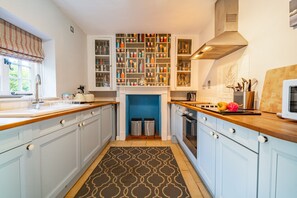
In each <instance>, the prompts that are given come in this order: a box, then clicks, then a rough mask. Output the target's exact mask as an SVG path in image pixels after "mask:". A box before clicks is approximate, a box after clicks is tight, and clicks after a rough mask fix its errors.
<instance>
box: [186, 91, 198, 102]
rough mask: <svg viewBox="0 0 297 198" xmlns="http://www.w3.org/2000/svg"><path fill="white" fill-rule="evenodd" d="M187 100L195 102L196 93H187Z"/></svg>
mask: <svg viewBox="0 0 297 198" xmlns="http://www.w3.org/2000/svg"><path fill="white" fill-rule="evenodd" d="M187 100H188V101H196V93H195V92H188V93H187Z"/></svg>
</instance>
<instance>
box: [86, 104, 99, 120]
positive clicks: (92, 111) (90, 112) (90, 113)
mask: <svg viewBox="0 0 297 198" xmlns="http://www.w3.org/2000/svg"><path fill="white" fill-rule="evenodd" d="M100 114H101V107H99V108H94V109H90V110H86V111H83V112H82V119H83V120H85V119H88V118H91V117H94V116H97V115H100Z"/></svg>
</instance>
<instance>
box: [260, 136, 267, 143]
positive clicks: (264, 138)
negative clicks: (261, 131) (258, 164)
mask: <svg viewBox="0 0 297 198" xmlns="http://www.w3.org/2000/svg"><path fill="white" fill-rule="evenodd" d="M258 141H259V142H260V143H265V142H268V138H267V137H266V136H263V135H260V136H258Z"/></svg>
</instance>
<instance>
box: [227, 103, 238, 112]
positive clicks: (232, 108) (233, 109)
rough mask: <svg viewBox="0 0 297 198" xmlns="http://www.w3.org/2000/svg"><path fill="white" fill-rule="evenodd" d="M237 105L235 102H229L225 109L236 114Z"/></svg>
mask: <svg viewBox="0 0 297 198" xmlns="http://www.w3.org/2000/svg"><path fill="white" fill-rule="evenodd" d="M238 106H239V105H238V104H237V103H236V102H230V103H229V104H228V105H227V109H228V110H229V111H232V112H236V111H237V110H238Z"/></svg>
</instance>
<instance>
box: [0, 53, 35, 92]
mask: <svg viewBox="0 0 297 198" xmlns="http://www.w3.org/2000/svg"><path fill="white" fill-rule="evenodd" d="M0 61H1V62H0V66H1V76H0V77H1V92H2V95H10V94H16V95H25V94H33V92H34V91H33V90H34V89H33V86H34V78H35V76H36V74H37V73H40V72H39V71H38V68H39V66H38V63H35V62H30V61H26V60H20V59H16V58H10V57H4V56H0Z"/></svg>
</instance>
